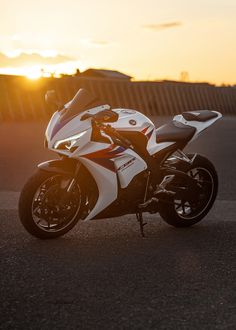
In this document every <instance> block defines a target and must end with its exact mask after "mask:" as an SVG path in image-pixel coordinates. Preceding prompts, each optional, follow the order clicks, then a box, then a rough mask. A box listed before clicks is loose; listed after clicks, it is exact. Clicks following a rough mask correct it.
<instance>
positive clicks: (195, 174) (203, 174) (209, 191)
mask: <svg viewBox="0 0 236 330" xmlns="http://www.w3.org/2000/svg"><path fill="white" fill-rule="evenodd" d="M187 174H188V175H189V176H191V177H192V178H194V179H195V180H196V181H197V182H198V184H199V185H200V186H201V188H202V193H201V194H200V195H199V198H198V199H197V200H196V201H195V202H192V201H188V200H180V199H178V200H177V199H175V200H174V206H175V211H176V213H177V214H178V216H179V217H180V218H182V219H183V220H192V219H194V218H196V217H198V216H200V215H201V214H202V213H203V212H204V211H205V210H206V208H207V207H208V205H209V204H210V202H211V199H212V196H213V192H214V180H213V177H212V174H211V173H210V172H209V171H208V170H207V169H205V168H202V167H196V168H193V169H191V170H189V171H188V172H187Z"/></svg>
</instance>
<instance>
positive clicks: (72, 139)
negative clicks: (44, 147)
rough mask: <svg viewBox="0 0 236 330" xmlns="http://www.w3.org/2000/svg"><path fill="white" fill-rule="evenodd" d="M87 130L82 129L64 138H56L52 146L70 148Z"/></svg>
mask: <svg viewBox="0 0 236 330" xmlns="http://www.w3.org/2000/svg"><path fill="white" fill-rule="evenodd" d="M86 132H87V131H83V132H81V133H79V134H76V135H73V136H70V137H68V138H66V139H64V140H58V141H57V142H55V144H54V146H53V148H54V149H68V150H70V149H71V148H72V147H73V146H74V145H75V144H76V142H77V140H78V139H80V138H81V137H82V136H83V135H84V134H85V133H86Z"/></svg>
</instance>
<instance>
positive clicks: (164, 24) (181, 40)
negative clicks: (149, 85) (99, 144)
mask: <svg viewBox="0 0 236 330" xmlns="http://www.w3.org/2000/svg"><path fill="white" fill-rule="evenodd" d="M0 8H1V14H0V15H1V16H0V73H12V74H26V75H29V76H30V75H32V77H34V75H35V77H36V76H37V73H39V74H40V73H41V68H44V71H45V72H49V71H50V72H55V73H56V74H57V73H61V72H68V73H72V72H74V70H75V68H76V67H77V68H79V69H80V70H81V71H83V70H85V69H87V68H91V67H92V68H105V69H114V70H119V71H122V72H124V73H126V74H128V75H130V76H132V77H134V79H136V80H162V79H169V80H179V79H180V78H181V72H187V74H185V79H187V80H189V81H206V82H210V83H214V84H218V85H219V84H236V1H235V0H198V1H193V0H165V1H164V0H118V1H117V0H67V1H65V0H63V1H61V0H50V1H48V0H40V1H32V0H20V1H19V0H14V1H13V0H7V1H6V0H0ZM182 77H183V74H182Z"/></svg>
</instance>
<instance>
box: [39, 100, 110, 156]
mask: <svg viewBox="0 0 236 330" xmlns="http://www.w3.org/2000/svg"><path fill="white" fill-rule="evenodd" d="M104 109H107V105H103V106H99V107H96V108H93V109H90V110H86V111H83V112H81V113H79V114H78V115H75V116H74V117H70V118H68V119H66V120H64V119H63V117H62V116H61V111H57V112H55V113H54V114H53V116H52V118H51V119H50V121H49V124H48V126H47V129H46V133H45V136H46V140H47V146H48V149H50V150H53V151H56V152H57V153H60V154H63V155H67V156H71V154H72V150H68V149H65V148H64V149H61V148H55V145H56V144H57V143H58V141H62V140H66V139H68V138H70V137H72V136H76V135H78V134H80V133H82V132H86V133H85V134H84V135H83V136H82V137H81V138H79V139H78V142H77V143H75V144H74V145H73V146H74V147H77V151H79V150H81V149H82V148H83V147H84V146H85V145H86V144H87V143H89V142H90V141H91V134H92V125H91V119H90V118H88V119H86V120H81V118H82V116H83V115H84V114H85V113H90V114H96V113H97V112H99V111H103V110H104Z"/></svg>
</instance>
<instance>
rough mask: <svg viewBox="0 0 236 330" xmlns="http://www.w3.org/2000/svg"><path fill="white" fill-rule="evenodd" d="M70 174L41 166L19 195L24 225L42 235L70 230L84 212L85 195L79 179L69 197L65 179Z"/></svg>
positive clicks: (32, 233)
mask: <svg viewBox="0 0 236 330" xmlns="http://www.w3.org/2000/svg"><path fill="white" fill-rule="evenodd" d="M62 180H64V182H69V180H71V178H70V177H68V176H64V175H62V174H54V173H50V172H46V171H41V170H38V171H37V172H36V173H35V174H34V175H33V176H32V177H31V178H30V179H29V180H28V182H27V183H26V184H25V186H24V188H23V190H22V192H21V195H20V199H19V217H20V221H21V223H22V225H23V226H24V228H25V229H26V230H27V231H28V232H29V233H30V234H31V235H33V236H35V237H37V238H40V239H52V238H57V237H59V236H62V235H64V234H66V233H67V232H68V231H70V230H71V229H72V228H73V227H74V226H75V225H76V223H77V222H78V220H79V219H80V217H81V215H82V210H83V204H84V198H83V193H82V189H81V187H80V185H79V183H78V182H77V183H76V184H75V185H74V186H73V189H72V191H71V192H70V193H67V194H69V195H68V196H66V199H65V198H63V197H62V191H63V190H62V189H61V182H62Z"/></svg>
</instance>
